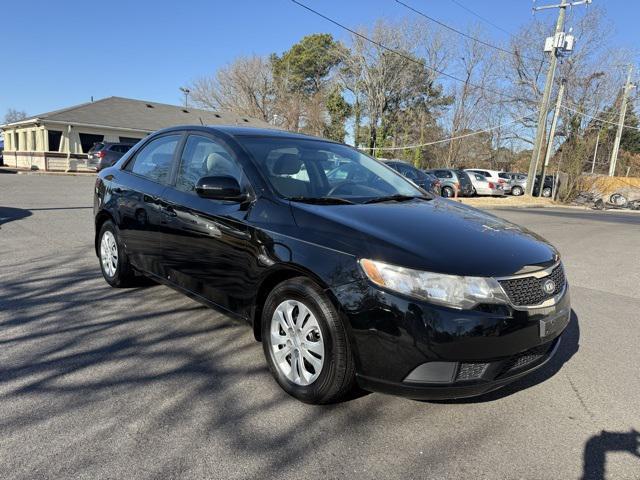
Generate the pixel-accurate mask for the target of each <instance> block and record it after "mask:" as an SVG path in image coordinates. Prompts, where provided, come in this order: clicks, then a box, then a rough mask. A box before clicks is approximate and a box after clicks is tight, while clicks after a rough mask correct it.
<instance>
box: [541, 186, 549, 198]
mask: <svg viewBox="0 0 640 480" xmlns="http://www.w3.org/2000/svg"><path fill="white" fill-rule="evenodd" d="M542 196H543V197H546V198H549V197H550V196H551V187H544V188H543V189H542Z"/></svg>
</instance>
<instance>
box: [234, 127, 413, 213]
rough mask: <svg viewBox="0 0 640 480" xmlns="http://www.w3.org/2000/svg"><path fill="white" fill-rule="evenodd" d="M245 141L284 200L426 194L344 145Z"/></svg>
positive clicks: (297, 140)
mask: <svg viewBox="0 0 640 480" xmlns="http://www.w3.org/2000/svg"><path fill="white" fill-rule="evenodd" d="M241 143H242V145H243V146H244V147H245V148H246V149H247V150H248V151H249V153H250V154H251V155H252V156H253V158H254V159H255V161H256V164H257V166H258V168H259V169H260V170H261V172H262V174H263V176H264V177H265V178H266V179H267V181H268V182H269V183H270V184H271V186H272V187H273V189H274V190H275V191H276V192H277V193H278V194H279V195H281V196H283V197H285V198H289V199H304V200H310V199H320V198H321V199H327V198H333V199H336V198H337V199H342V200H349V201H351V202H361V201H367V200H370V199H374V198H379V197H386V196H389V195H403V196H424V193H423V192H422V191H421V190H419V189H417V188H416V187H415V186H414V185H413V184H412V183H411V182H409V181H407V180H406V179H405V178H404V177H402V176H401V175H400V174H398V173H396V172H395V171H394V170H392V169H390V168H388V167H386V166H385V165H384V164H382V163H380V162H379V161H377V160H375V159H373V158H371V157H369V156H367V155H364V154H363V153H360V152H358V151H357V150H354V149H352V148H349V147H347V146H346V145H341V144H337V143H331V142H324V141H321V140H311V139H300V138H280V137H251V136H246V137H243V138H242V139H241Z"/></svg>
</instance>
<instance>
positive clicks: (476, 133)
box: [360, 115, 527, 151]
mask: <svg viewBox="0 0 640 480" xmlns="http://www.w3.org/2000/svg"><path fill="white" fill-rule="evenodd" d="M526 117H527V115H524V116H522V117H519V118H516V119H515V120H511V121H510V122H507V123H503V124H501V125H496V126H494V127H489V128H487V129H484V130H477V131H475V132H471V133H465V134H464V135H458V136H455V137H449V138H443V139H442V140H436V141H434V142H427V143H421V144H419V145H409V146H406V147H374V148H373V149H374V150H385V151H387V150H410V149H412V148H420V147H428V146H429V145H436V144H438V143H445V142H450V141H451V140H458V139H460V138H467V137H472V136H474V135H480V134H481V133H487V132H491V131H493V130H497V129H499V128H502V127H506V126H507V125H512V124H514V123H516V122H519V121H520V120H523V119H524V118H526ZM360 150H369V148H368V147H363V148H360Z"/></svg>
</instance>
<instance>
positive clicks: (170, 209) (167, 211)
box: [162, 207, 178, 217]
mask: <svg viewBox="0 0 640 480" xmlns="http://www.w3.org/2000/svg"><path fill="white" fill-rule="evenodd" d="M162 213H163V214H164V215H166V216H168V217H177V216H178V214H177V213H176V211H175V210H174V209H173V207H162Z"/></svg>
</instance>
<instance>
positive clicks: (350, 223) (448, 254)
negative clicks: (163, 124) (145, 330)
mask: <svg viewBox="0 0 640 480" xmlns="http://www.w3.org/2000/svg"><path fill="white" fill-rule="evenodd" d="M94 214H95V231H96V235H95V249H96V253H97V255H98V257H99V260H100V267H101V269H102V273H103V276H104V278H105V280H106V281H107V282H108V283H109V284H110V285H112V286H114V287H124V286H126V285H131V284H133V283H135V282H136V277H137V276H138V275H146V276H149V277H151V278H153V279H155V280H156V281H158V282H162V283H164V284H166V285H168V286H170V287H172V288H175V289H177V290H179V291H182V292H184V293H186V294H188V295H190V296H191V297H192V298H195V299H197V300H199V301H201V302H203V303H205V304H207V305H210V306H211V307H214V308H216V309H218V310H220V311H222V312H225V313H227V314H229V315H231V316H234V317H237V318H239V319H242V320H245V321H247V322H248V323H249V324H250V325H251V326H252V327H253V332H254V335H255V338H256V339H257V340H259V341H261V342H262V344H263V347H264V353H265V356H266V359H267V363H268V365H269V368H270V369H271V371H272V373H273V375H274V377H275V378H276V380H277V381H278V383H279V384H280V386H281V387H282V388H283V389H284V390H286V391H287V392H288V393H289V394H291V395H293V396H294V397H296V398H298V399H300V400H302V401H305V402H310V403H327V402H334V401H336V400H338V399H340V398H341V397H343V396H345V395H346V394H347V393H348V392H349V391H350V390H351V389H352V388H353V387H354V386H355V384H356V383H357V384H359V385H360V386H361V387H362V388H365V389H369V390H374V391H382V392H391V393H396V394H402V395H406V396H408V397H411V398H423V399H435V398H455V397H466V396H472V395H478V394H482V393H484V392H487V391H490V390H493V389H495V388H498V387H500V386H502V385H504V384H506V383H508V382H511V381H513V380H514V379H516V378H519V377H520V376H522V375H524V374H526V373H528V372H530V371H532V370H534V369H536V368H538V367H540V366H541V365H542V364H544V363H545V362H546V361H548V360H549V358H551V356H552V355H553V354H554V352H555V351H556V349H557V347H558V344H559V342H560V339H561V334H562V332H563V330H564V329H565V327H566V325H567V323H568V321H569V317H570V305H569V295H568V286H567V281H566V279H565V276H564V270H563V267H562V263H561V262H560V260H559V256H558V253H557V251H556V250H555V249H554V248H553V247H552V246H551V245H549V244H548V243H547V242H545V241H544V240H543V239H542V238H540V237H538V236H537V235H535V234H533V233H531V232H529V231H526V230H524V229H522V228H520V227H518V226H516V225H513V224H511V223H507V222H505V221H503V220H500V219H498V218H496V217H494V216H491V215H488V214H486V213H482V212H480V211H478V210H474V209H472V208H470V207H466V206H463V205H460V204H457V203H456V202H452V201H450V200H446V199H442V198H439V197H435V196H433V195H431V194H428V193H426V192H425V191H423V190H421V189H419V188H417V187H416V186H415V185H414V184H413V183H411V182H409V181H407V180H406V179H405V178H404V177H402V176H401V175H399V174H398V173H397V172H395V171H394V170H392V169H391V168H389V167H387V166H385V165H384V164H382V163H380V162H378V161H377V160H375V159H373V158H371V157H369V156H367V155H364V154H362V153H360V152H358V151H357V150H355V149H353V148H351V147H348V146H346V145H342V144H339V143H334V142H330V141H327V140H323V139H318V138H314V137H309V136H305V135H298V134H293V133H288V132H282V131H272V130H258V129H251V128H241V127H215V128H214V127H200V126H198V127H196V126H194V127H174V128H170V129H166V130H162V131H159V132H156V133H155V134H152V135H150V136H149V137H148V138H146V139H145V140H144V141H142V142H140V143H139V144H137V145H136V146H135V147H134V148H132V149H131V150H130V151H129V152H128V153H127V154H125V156H124V157H123V158H122V159H121V160H120V161H118V163H116V164H115V165H114V166H112V167H109V168H106V169H104V170H103V171H101V172H100V173H99V175H98V178H97V180H96V186H95V199H94Z"/></svg>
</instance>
